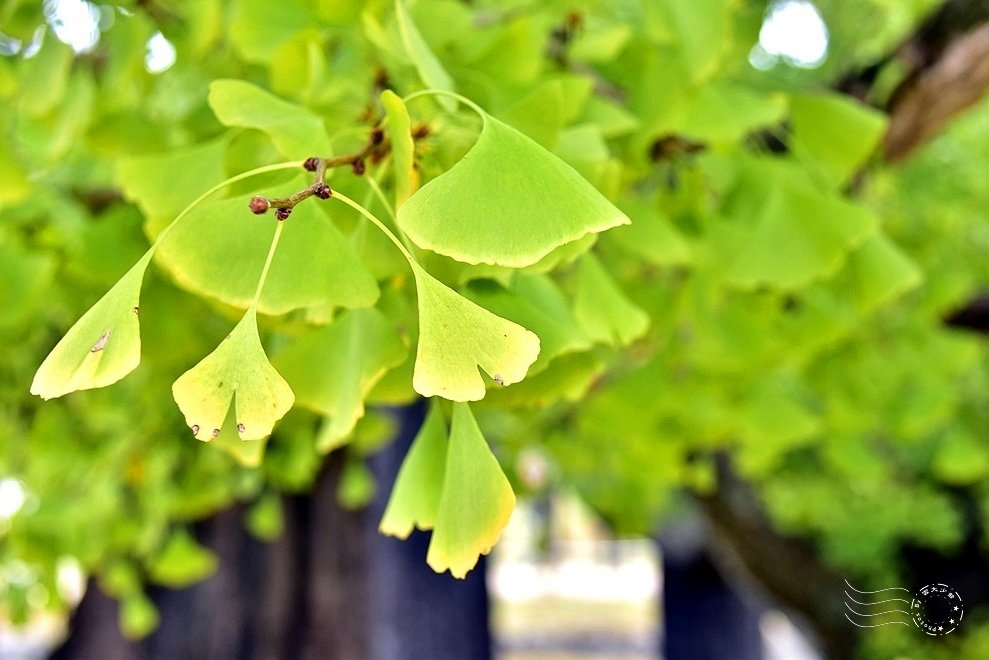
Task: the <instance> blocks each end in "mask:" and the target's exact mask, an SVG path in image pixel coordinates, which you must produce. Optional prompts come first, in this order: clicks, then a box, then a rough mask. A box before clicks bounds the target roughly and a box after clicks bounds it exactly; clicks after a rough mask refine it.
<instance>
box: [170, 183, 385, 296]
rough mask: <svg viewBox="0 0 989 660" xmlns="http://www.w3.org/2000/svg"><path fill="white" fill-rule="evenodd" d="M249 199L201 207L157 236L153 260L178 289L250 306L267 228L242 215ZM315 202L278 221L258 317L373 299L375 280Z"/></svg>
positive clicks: (240, 197) (270, 225)
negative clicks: (278, 232) (278, 236)
mask: <svg viewBox="0 0 989 660" xmlns="http://www.w3.org/2000/svg"><path fill="white" fill-rule="evenodd" d="M297 184H298V187H302V186H304V185H305V183H302V182H301V180H300V181H298V182H293V183H292V184H289V187H290V188H291V187H292V186H296V185H297ZM278 190H279V191H281V190H282V187H279V188H278ZM250 198H251V195H249V194H248V195H238V196H236V197H230V198H228V199H219V200H211V201H207V202H204V203H203V204H200V205H199V206H197V207H196V208H194V209H193V210H192V211H190V212H189V213H188V214H187V215H186V216H185V217H184V218H182V219H181V220H180V221H179V222H178V223H176V224H175V225H174V226H173V227H172V229H171V230H170V231H169V233H168V235H167V236H165V237H164V238H163V239H162V241H161V244H160V246H159V248H158V259H159V261H160V263H161V264H162V265H163V266H165V268H166V269H168V271H169V272H170V273H171V274H172V276H173V277H174V278H175V280H176V281H177V282H178V283H179V284H180V285H182V286H183V287H184V288H186V289H189V290H190V291H193V292H195V293H198V294H205V295H208V296H213V297H215V298H218V299H219V300H222V301H223V302H225V303H227V304H230V305H234V306H236V307H241V308H247V307H248V306H249V305H250V304H251V302H252V300H253V298H254V291H255V288H256V286H257V281H258V277H259V276H260V274H261V269H262V267H263V266H264V259H265V254H267V251H268V246H269V244H270V242H271V235H272V232H273V231H274V224H273V223H272V222H271V221H270V220H268V221H265V220H264V219H262V218H258V217H256V216H254V215H252V214H251V213H250V211H248V210H247V203H248V200H249V199H250ZM318 202H319V200H313V201H312V202H308V203H306V204H300V205H298V206H297V207H296V208H295V209H293V211H292V216H291V218H290V219H289V220H288V221H287V222H286V223H285V226H284V231H283V235H282V238H281V241H280V243H279V246H278V252H277V253H276V254H275V256H274V259H273V261H272V263H271V271H270V273H269V274H268V279H267V281H266V283H265V287H264V291H263V292H262V295H261V300H260V301H259V303H258V310H259V311H261V312H262V313H265V314H284V313H285V312H289V311H291V310H293V309H300V308H305V307H316V306H325V305H336V306H342V307H365V306H368V305H372V304H373V303H374V301H375V300H377V297H378V287H377V284H376V283H375V281H374V277H373V276H372V275H371V273H370V272H368V271H367V269H366V268H364V266H363V264H362V263H361V261H360V259H359V258H358V256H357V254H356V252H355V251H354V248H353V246H352V245H351V244H350V243H349V242H348V241H347V239H346V238H345V237H344V236H343V234H341V233H340V230H339V229H337V227H336V225H335V224H334V223H333V221H332V220H330V219H329V218H328V217H327V216H326V215H325V213H324V212H323V210H322V209H320V208H318V207H317V205H316V204H317V203H318Z"/></svg>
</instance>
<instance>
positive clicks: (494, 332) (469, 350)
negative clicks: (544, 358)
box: [412, 263, 539, 401]
mask: <svg viewBox="0 0 989 660" xmlns="http://www.w3.org/2000/svg"><path fill="white" fill-rule="evenodd" d="M412 272H413V273H414V274H415V280H416V289H417V291H418V297H419V347H418V350H417V352H416V366H415V372H414V374H413V377H412V386H413V387H414V388H415V390H416V391H417V392H419V394H422V395H423V396H442V397H443V398H445V399H452V400H454V401H477V400H478V399H481V398H483V397H484V380H483V379H482V378H481V375H480V374H479V373H478V371H477V368H478V367H480V368H481V369H483V370H484V371H485V373H487V374H488V375H489V376H490V377H491V378H492V379H494V380H495V381H496V382H499V383H501V384H502V385H509V384H511V383H517V382H518V381H520V380H522V379H523V378H525V374H526V372H527V371H528V369H529V366H530V365H531V364H532V363H533V362H535V360H536V357H537V356H538V355H539V338H538V337H537V336H536V335H534V334H533V333H531V332H529V331H528V330H526V329H525V328H523V327H522V326H520V325H517V324H515V323H512V322H511V321H506V320H505V319H503V318H501V317H500V316H495V315H494V314H492V313H491V312H489V311H488V310H486V309H484V308H483V307H479V306H478V305H475V304H474V303H472V302H471V301H469V300H467V299H466V298H464V297H463V296H461V295H460V294H458V293H456V292H455V291H453V290H452V289H450V288H449V287H447V286H446V285H444V284H442V283H440V282H439V281H438V280H436V279H434V278H433V277H432V276H431V275H430V274H429V273H427V272H426V271H425V270H424V269H423V268H422V267H421V266H419V265H418V264H415V263H413V266H412Z"/></svg>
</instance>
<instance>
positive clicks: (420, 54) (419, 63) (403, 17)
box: [395, 0, 456, 110]
mask: <svg viewBox="0 0 989 660" xmlns="http://www.w3.org/2000/svg"><path fill="white" fill-rule="evenodd" d="M395 18H396V20H397V21H398V32H399V34H400V35H401V38H402V45H403V46H404V47H405V52H406V53H407V54H408V56H409V59H410V60H412V64H413V65H414V66H415V68H416V71H418V72H419V77H420V78H422V81H423V82H424V83H426V87H428V88H430V89H441V90H446V91H453V79H452V78H450V74H449V73H447V72H446V69H444V68H443V65H442V64H440V61H439V60H438V59H436V55H434V54H433V51H432V50H431V49H430V48H429V44H427V43H426V40H425V39H424V38H423V37H422V33H421V32H419V28H418V27H416V24H415V21H413V20H412V14H410V13H409V9H408V7H406V6H405V0H395ZM439 103H440V105H442V106H443V107H444V108H446V109H447V110H453V109H455V107H456V104H455V103H454V102H453V101H452V100H451V99H450V98H449V97H440V98H439Z"/></svg>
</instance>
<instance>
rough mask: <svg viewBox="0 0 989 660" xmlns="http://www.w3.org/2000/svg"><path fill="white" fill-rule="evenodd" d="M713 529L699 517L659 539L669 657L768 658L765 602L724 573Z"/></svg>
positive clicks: (695, 659)
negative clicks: (762, 625) (715, 554)
mask: <svg viewBox="0 0 989 660" xmlns="http://www.w3.org/2000/svg"><path fill="white" fill-rule="evenodd" d="M707 537H708V532H707V530H706V528H705V526H704V524H703V521H702V520H701V519H700V518H698V517H697V516H693V517H692V518H691V519H690V520H689V521H687V522H685V523H672V524H670V525H668V526H665V527H664V528H663V532H662V534H661V535H660V537H659V546H660V554H661V555H662V561H663V589H662V598H663V602H662V613H663V625H662V642H663V644H662V648H663V657H664V658H665V659H666V660H720V659H721V658H732V659H733V660H762V658H764V657H765V650H764V649H763V644H762V633H761V632H760V629H759V618H760V615H761V613H762V611H763V609H765V608H764V607H763V605H762V603H760V602H758V601H757V600H756V599H755V598H753V597H749V596H748V595H747V594H741V593H740V589H739V585H738V584H735V583H733V582H732V581H730V580H726V579H725V577H724V576H722V573H721V570H720V569H719V567H718V566H717V565H716V564H715V562H714V561H712V558H711V556H710V552H709V548H708V545H709V542H710V541H709V539H708V538H707Z"/></svg>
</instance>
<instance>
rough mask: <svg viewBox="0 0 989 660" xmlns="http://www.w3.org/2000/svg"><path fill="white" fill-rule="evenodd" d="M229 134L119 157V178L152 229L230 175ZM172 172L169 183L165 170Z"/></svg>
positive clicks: (156, 230) (117, 168)
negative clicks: (165, 179)
mask: <svg viewBox="0 0 989 660" xmlns="http://www.w3.org/2000/svg"><path fill="white" fill-rule="evenodd" d="M229 141H230V140H229V138H227V137H226V136H223V137H220V138H218V139H215V140H210V141H209V142H203V143H201V144H195V145H192V146H189V147H184V148H181V149H173V150H170V151H166V152H164V153H155V154H149V155H141V156H131V157H129V158H122V159H120V160H119V161H117V167H116V178H117V182H118V183H119V184H120V187H121V188H122V189H123V191H124V195H126V197H127V199H130V200H132V201H134V202H136V203H137V205H138V206H139V207H140V208H141V212H142V213H144V216H145V218H147V227H148V228H149V229H150V233H152V234H157V233H158V230H160V229H161V228H163V227H164V226H165V225H166V224H168V223H169V222H171V221H172V219H174V218H175V216H177V215H178V214H179V213H180V212H181V211H182V209H184V208H185V207H186V206H187V205H188V204H189V203H191V202H192V201H193V200H194V199H196V198H197V197H199V195H200V194H202V192H203V190H204V189H205V188H207V187H209V186H211V185H213V184H215V183H218V182H220V181H223V180H224V179H225V178H226V176H227V175H226V162H225V159H226V154H227V146H228V143H229ZM162 172H168V173H169V176H168V185H167V186H166V185H162V182H161V173H162Z"/></svg>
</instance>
